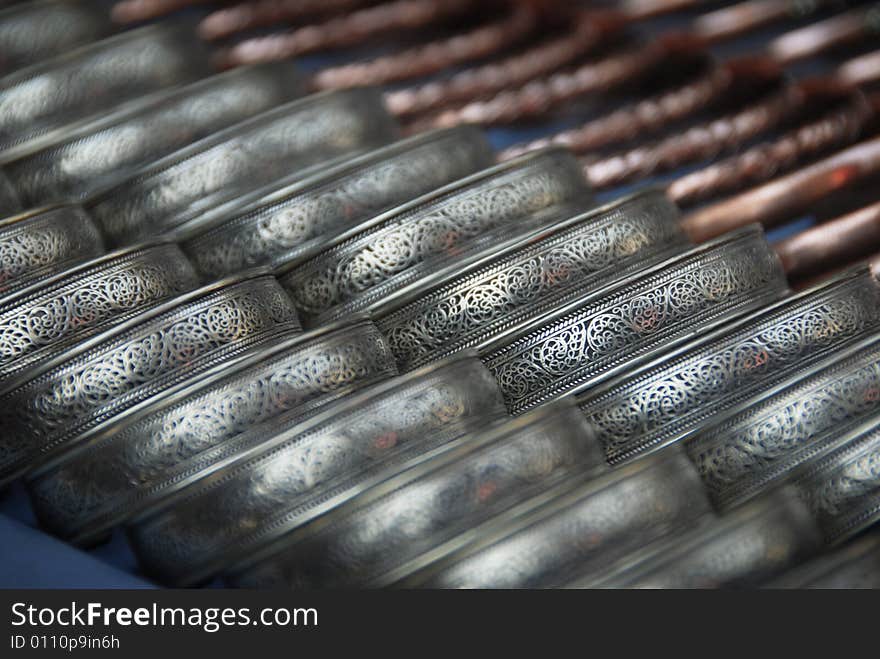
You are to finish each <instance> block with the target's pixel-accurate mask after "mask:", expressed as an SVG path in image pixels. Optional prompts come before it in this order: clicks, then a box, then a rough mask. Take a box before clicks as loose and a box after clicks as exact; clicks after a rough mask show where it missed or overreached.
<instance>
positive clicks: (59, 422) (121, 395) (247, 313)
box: [0, 275, 299, 481]
mask: <svg viewBox="0 0 880 659" xmlns="http://www.w3.org/2000/svg"><path fill="white" fill-rule="evenodd" d="M298 329H299V324H298V322H297V319H296V314H295V312H294V309H293V306H292V304H291V302H290V299H289V298H288V297H287V296H286V295H285V294H284V291H283V289H281V288H280V287H279V286H278V283H277V282H276V281H275V279H274V278H272V277H270V276H266V275H262V276H256V277H253V276H251V277H237V278H231V279H229V280H226V281H222V282H217V283H215V284H212V285H210V286H206V287H204V288H201V289H198V290H196V291H192V292H190V293H185V294H183V295H180V296H178V297H176V298H172V299H170V300H167V301H165V302H162V303H160V304H158V305H155V306H153V307H152V308H151V309H149V310H147V311H144V312H142V313H140V314H138V315H136V316H133V317H132V318H130V319H129V320H127V321H125V322H123V323H120V324H118V325H116V326H114V327H112V328H110V329H108V330H106V331H104V332H102V333H100V334H97V335H95V336H92V337H90V338H88V339H86V340H85V341H82V342H80V343H78V344H76V346H74V347H73V348H71V349H69V350H68V351H66V352H64V353H62V354H59V355H57V356H55V358H53V359H52V360H49V361H46V362H44V363H43V364H41V365H40V366H38V367H36V368H34V369H31V370H29V371H28V372H27V373H25V374H24V376H25V377H17V378H12V379H11V380H9V381H8V382H6V383H4V384H3V385H2V387H0V427H2V428H3V435H2V437H0V480H2V481H8V480H9V479H11V478H13V477H15V476H16V475H19V474H21V473H22V472H24V471H25V470H26V469H28V468H29V467H32V466H34V462H35V461H37V460H38V459H39V458H40V457H41V456H43V455H44V454H47V453H49V452H50V451H53V450H56V449H57V448H58V447H59V446H60V445H63V444H64V443H65V442H66V441H69V440H71V439H74V438H75V437H77V436H78V435H80V434H82V433H83V432H85V431H87V430H89V429H90V428H91V427H93V426H95V425H97V424H99V423H102V422H104V421H106V420H108V419H109V418H111V417H112V416H114V415H116V414H119V413H121V412H123V411H124V410H126V409H129V408H131V407H133V406H134V405H136V404H139V403H141V402H142V401H145V400H147V399H148V398H150V397H151V396H154V395H156V394H157V393H159V392H161V391H163V390H164V389H166V388H168V387H171V386H173V385H175V384H177V383H179V382H181V381H183V380H186V379H190V378H194V377H196V376H197V375H198V374H200V373H202V372H204V371H206V370H207V369H209V368H211V367H212V366H214V365H216V364H218V363H220V362H222V361H225V360H228V359H230V358H232V357H234V356H235V355H237V354H240V353H241V352H243V351H244V350H246V349H248V348H252V347H254V346H256V345H259V344H260V343H262V342H265V341H268V340H270V339H271V338H273V337H275V336H277V335H278V334H280V333H284V332H290V331H297V330H298Z"/></svg>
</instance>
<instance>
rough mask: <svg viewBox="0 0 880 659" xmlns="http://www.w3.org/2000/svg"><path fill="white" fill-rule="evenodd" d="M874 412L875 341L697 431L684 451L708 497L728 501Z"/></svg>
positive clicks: (877, 380)
mask: <svg viewBox="0 0 880 659" xmlns="http://www.w3.org/2000/svg"><path fill="white" fill-rule="evenodd" d="M878 412H880V346H878V345H871V346H870V347H868V348H866V349H864V350H861V351H859V352H858V353H857V354H856V355H854V356H852V357H850V358H848V359H846V360H843V361H839V362H835V363H834V364H833V365H831V366H829V367H827V368H824V369H822V370H821V371H819V372H818V373H815V374H813V375H810V376H808V377H807V378H806V379H805V380H800V381H798V383H797V385H796V386H790V387H787V388H786V389H784V390H783V391H781V392H780V393H777V394H775V395H771V396H768V397H766V398H762V399H761V400H760V401H759V402H757V403H755V404H754V405H752V406H750V407H749V408H748V409H746V410H745V411H743V412H741V413H739V414H736V415H734V416H733V417H731V418H730V419H727V420H725V421H724V422H723V423H720V424H717V425H715V426H712V427H711V428H708V429H706V430H704V431H701V432H700V434H699V435H698V436H696V437H695V439H694V440H693V441H690V442H688V444H687V451H688V454H689V455H690V457H691V460H692V461H693V462H694V464H695V465H696V466H697V469H698V470H699V472H700V475H701V476H702V478H703V481H704V482H705V483H706V487H707V488H708V489H709V491H710V493H711V495H712V498H713V499H714V500H715V502H716V503H717V504H718V505H720V506H723V507H730V506H732V505H735V504H737V503H739V502H740V501H742V500H743V499H744V498H746V497H750V496H753V495H754V494H757V493H758V492H759V491H761V490H763V489H765V488H766V487H768V486H769V485H771V484H772V483H773V482H775V481H776V480H777V479H778V478H780V477H782V476H784V475H785V474H787V473H789V472H790V471H791V470H792V469H793V468H795V467H796V466H797V465H800V464H802V463H803V462H804V461H806V460H808V459H809V458H810V457H811V456H812V455H814V454H815V453H816V452H818V451H820V450H821V449H822V447H823V446H825V445H826V444H827V443H828V441H829V440H833V439H836V438H837V437H838V436H840V434H841V433H844V432H846V431H847V429H848V428H851V427H852V426H853V425H854V424H856V423H858V422H860V421H862V420H864V419H865V418H866V417H867V416H868V415H872V414H877V413H878Z"/></svg>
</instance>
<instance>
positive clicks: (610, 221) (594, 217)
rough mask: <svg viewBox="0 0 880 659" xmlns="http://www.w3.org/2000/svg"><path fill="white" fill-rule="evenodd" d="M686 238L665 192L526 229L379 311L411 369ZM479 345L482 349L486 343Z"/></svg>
mask: <svg viewBox="0 0 880 659" xmlns="http://www.w3.org/2000/svg"><path fill="white" fill-rule="evenodd" d="M684 244H686V240H685V238H684V236H683V234H682V232H681V231H680V230H679V228H678V211H677V209H676V208H675V206H674V205H673V204H671V203H670V202H669V201H667V200H666V197H665V195H663V194H662V193H660V192H653V191H652V192H648V193H641V194H637V195H633V196H632V197H627V198H625V199H623V200H621V201H619V202H616V203H614V204H611V205H609V206H604V207H602V208H599V209H597V210H593V211H589V212H587V213H581V214H578V215H576V216H574V217H568V218H565V219H563V220H561V221H559V222H556V223H554V224H552V225H549V226H546V227H539V228H537V229H533V230H531V231H518V232H517V234H516V236H514V237H513V238H511V239H510V240H509V241H507V242H506V243H505V244H502V245H501V246H495V247H493V248H490V249H489V250H487V252H486V254H485V256H484V257H483V258H477V259H476V262H475V263H473V264H470V265H468V264H461V263H460V262H457V263H456V272H455V274H454V275H453V276H451V277H446V278H444V280H443V281H442V282H441V283H439V284H434V285H429V286H426V287H425V290H421V291H419V292H418V294H417V297H416V299H415V300H413V301H411V302H408V303H405V304H399V305H395V306H396V307H397V308H395V309H394V310H392V311H389V312H384V310H380V311H377V312H376V313H375V314H374V317H375V318H376V322H377V324H378V325H379V328H380V329H381V330H382V331H383V332H384V333H385V336H386V337H387V338H388V343H389V345H390V346H391V349H392V351H393V352H394V355H395V357H396V358H397V361H398V365H399V366H400V367H401V368H402V369H404V370H406V369H411V368H415V367H418V366H421V365H422V364H425V363H427V362H429V361H432V360H434V359H437V358H439V357H442V356H445V355H447V354H451V353H453V352H455V351H457V350H461V349H462V348H466V347H469V346H480V345H481V344H483V343H485V342H488V341H490V340H491V339H492V338H493V337H495V336H497V335H498V334H499V333H501V332H502V331H503V330H505V329H506V328H508V327H512V326H515V325H517V324H519V323H521V322H524V321H526V320H528V319H529V318H534V317H536V316H538V315H540V314H542V313H543V312H546V311H548V310H549V309H552V308H554V307H556V306H558V305H560V304H562V303H564V302H565V301H567V300H569V299H571V298H573V297H575V296H577V295H580V294H582V292H583V291H584V290H589V289H590V288H593V287H595V286H597V285H599V284H600V283H601V282H605V281H607V280H609V279H611V278H612V277H614V278H617V277H619V276H621V275H623V274H625V273H627V272H629V271H632V270H635V269H638V268H641V267H644V265H645V264H646V263H650V262H651V261H652V260H656V259H657V258H659V256H660V255H661V254H667V253H669V251H670V250H674V249H679V248H681V246H682V245H684ZM478 349H479V348H478Z"/></svg>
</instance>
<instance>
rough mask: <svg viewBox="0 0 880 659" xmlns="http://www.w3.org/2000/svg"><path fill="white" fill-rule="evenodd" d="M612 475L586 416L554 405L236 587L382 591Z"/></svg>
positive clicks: (383, 487)
mask: <svg viewBox="0 0 880 659" xmlns="http://www.w3.org/2000/svg"><path fill="white" fill-rule="evenodd" d="M604 468H605V457H604V454H603V453H602V449H601V447H600V446H599V445H598V443H596V442H595V440H594V438H593V436H592V433H591V432H590V428H589V426H587V424H586V423H585V420H584V417H583V415H582V414H581V413H580V412H579V411H578V410H577V408H575V407H574V406H572V405H564V404H557V405H550V406H547V407H545V408H542V409H540V410H536V411H535V412H533V413H531V414H528V415H525V416H523V417H521V418H519V419H515V420H513V421H508V422H506V423H503V424H501V425H498V426H495V427H488V428H486V429H484V430H482V431H480V432H478V433H475V434H474V435H473V436H467V437H463V438H461V439H459V440H457V441H456V442H453V443H451V444H450V445H448V449H447V450H445V451H444V452H443V453H441V454H440V455H436V456H432V457H430V458H429V459H427V460H425V461H424V462H422V463H419V464H418V465H416V466H414V467H413V468H411V469H409V470H407V471H405V472H403V473H398V472H395V473H393V474H389V478H388V479H387V480H385V481H383V482H382V483H381V484H379V485H377V486H376V487H373V488H370V489H369V490H367V491H366V492H364V493H363V494H362V495H360V496H358V497H355V498H354V499H353V500H352V501H350V502H348V503H347V504H344V505H342V506H340V507H339V508H338V509H336V510H334V511H332V512H330V513H328V514H327V515H325V516H323V517H320V518H318V519H317V520H315V521H314V522H313V523H311V524H309V525H306V526H305V527H303V528H301V529H299V530H296V531H294V532H293V533H291V534H289V535H287V536H284V537H282V538H281V539H279V541H278V542H277V543H275V546H272V547H270V548H269V550H268V551H267V552H264V553H265V554H266V556H258V557H256V560H254V557H249V559H248V565H247V566H242V567H241V568H239V569H237V570H233V575H234V576H233V578H232V583H234V584H235V585H238V586H244V587H249V588H294V589H297V590H300V589H304V588H305V589H311V588H349V587H353V586H360V587H363V586H380V585H382V584H384V583H388V582H389V581H396V580H397V579H399V578H400V576H401V575H402V574H405V573H406V564H407V562H409V561H411V560H413V559H416V558H417V557H418V556H420V555H421V554H424V553H425V552H427V551H430V550H431V549H432V548H433V547H435V546H436V545H439V544H442V543H443V542H444V541H448V540H450V539H451V538H454V537H455V536H458V535H460V534H462V533H466V532H467V531H469V530H470V528H471V527H473V526H475V525H477V524H480V523H481V522H484V521H486V520H487V519H489V518H491V517H492V516H494V515H497V514H499V513H501V512H503V511H504V510H507V509H509V508H511V507H512V506H514V505H516V504H517V503H519V502H521V501H523V500H525V499H527V498H529V497H531V496H534V495H536V494H537V493H539V492H541V491H542V490H545V489H548V488H549V487H551V486H552V485H554V484H556V483H558V482H559V481H560V480H561V479H563V478H565V477H567V476H572V475H576V474H577V475H582V474H589V473H593V474H595V473H597V472H598V471H599V470H602V469H604Z"/></svg>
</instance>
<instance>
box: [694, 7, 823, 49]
mask: <svg viewBox="0 0 880 659" xmlns="http://www.w3.org/2000/svg"><path fill="white" fill-rule="evenodd" d="M831 4H832V0H815V1H814V2H812V3H803V2H797V0H746V1H745V2H740V3H737V4H735V5H732V6H730V7H724V8H722V9H718V10H716V11H712V12H709V13H708V14H704V15H703V16H700V17H698V18H696V19H694V21H693V23H692V24H691V31H692V32H693V33H694V35H695V36H697V37H699V38H701V39H704V40H705V41H706V43H718V42H720V41H725V40H727V39H734V38H736V37H739V36H741V35H743V34H746V33H747V32H750V31H751V30H755V29H759V28H761V27H765V26H768V25H772V24H774V23H779V22H781V21H784V20H786V19H790V18H793V17H795V16H796V17H798V18H804V17H806V16H808V15H809V14H813V13H815V12H817V11H819V10H820V9H823V8H824V7H827V6H828V5H831Z"/></svg>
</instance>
